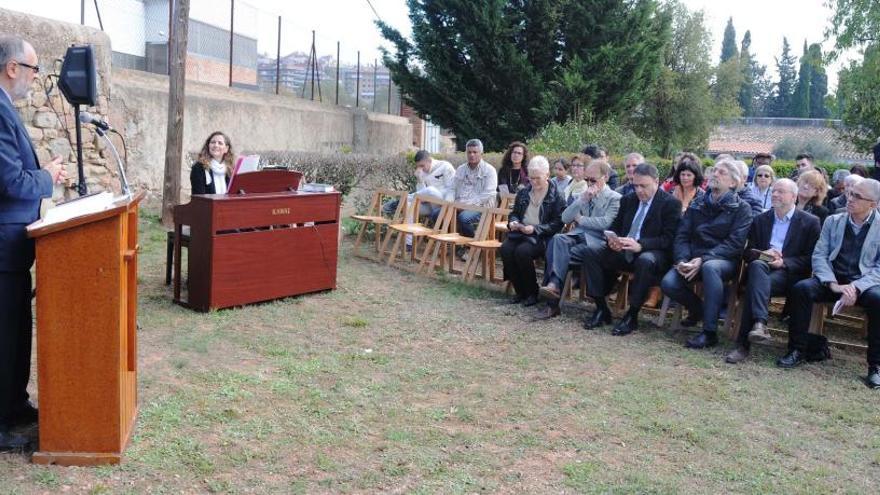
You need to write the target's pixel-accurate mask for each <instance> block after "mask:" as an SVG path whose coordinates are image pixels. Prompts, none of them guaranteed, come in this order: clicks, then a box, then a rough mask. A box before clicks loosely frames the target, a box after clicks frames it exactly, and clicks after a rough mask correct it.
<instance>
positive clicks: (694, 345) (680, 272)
mask: <svg viewBox="0 0 880 495" xmlns="http://www.w3.org/2000/svg"><path fill="white" fill-rule="evenodd" d="M744 175H745V174H744V173H743V172H742V171H741V170H740V168H739V166H738V165H737V164H736V163H734V161H733V160H730V159H727V158H725V159H722V160H720V161H719V162H718V163H716V164H715V172H714V173H713V174H712V177H711V178H710V179H709V192H707V193H706V194H704V195H703V196H702V197H700V198H697V199H695V200H694V201H692V202H691V204H690V206H688V209H687V210H686V211H685V213H684V217H683V218H682V219H681V223H680V224H679V225H678V230H677V231H676V233H675V241H674V242H673V262H674V265H673V268H672V269H671V270H669V272H667V273H666V275H665V276H664V277H663V280H662V281H661V283H660V287H661V288H662V289H663V293H664V294H666V295H667V296H669V298H670V299H672V300H673V301H675V302H677V303H679V304H681V305H683V306H684V307H685V308H687V310H688V317H687V319H686V320H684V321H682V322H681V324H682V325H683V326H686V327H687V326H694V325H696V324H697V323H698V322H699V321H700V320H702V321H703V331H702V332H700V334H699V335H697V336H695V337H693V338H691V339H689V340H688V341H687V344H686V345H687V347H689V348H691V349H703V348H706V347H711V346H714V345H715V344H717V343H718V332H717V330H718V316H719V314H720V313H721V307H722V305H723V302H724V282H725V281H729V280H730V279H732V278H733V277H734V276H736V269H737V265H738V264H739V261H740V257H741V256H742V251H743V248H744V247H745V245H746V238H747V237H748V234H749V227H751V225H752V209H751V207H750V206H749V204H748V203H746V202H745V201H743V200H742V199H740V197H739V196H737V194H736V188H737V187H739V184H740V183H741V182H742V181H743V180H745V176H744ZM697 279H700V280H701V281H702V282H703V297H702V299H701V298H700V296H698V295H697V294H696V293H695V292H694V291H693V289H692V288H691V287H689V284H690V283H691V282H693V281H695V280H697Z"/></svg>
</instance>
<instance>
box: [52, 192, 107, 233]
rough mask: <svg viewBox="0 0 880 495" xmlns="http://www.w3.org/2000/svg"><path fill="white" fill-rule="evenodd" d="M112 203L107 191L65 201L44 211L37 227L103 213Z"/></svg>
mask: <svg viewBox="0 0 880 495" xmlns="http://www.w3.org/2000/svg"><path fill="white" fill-rule="evenodd" d="M113 202H114V198H113V194H111V193H110V192H108V191H104V192H102V193H98V194H93V195H91V196H86V197H84V198H77V199H74V200H71V201H67V202H65V203H61V204H59V205H57V206H55V207H54V208H50V209H48V210H46V214H45V215H44V216H43V219H42V220H40V222H39V225H37V226H39V227H44V226H46V225H50V224H53V223H60V222H64V221H67V220H70V219H71V218H76V217H81V216H83V215H88V214H91V213H97V212H99V211H104V210H106V209H108V208H110V206H112V205H113Z"/></svg>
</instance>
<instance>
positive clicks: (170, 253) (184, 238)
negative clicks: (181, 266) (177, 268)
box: [165, 228, 189, 285]
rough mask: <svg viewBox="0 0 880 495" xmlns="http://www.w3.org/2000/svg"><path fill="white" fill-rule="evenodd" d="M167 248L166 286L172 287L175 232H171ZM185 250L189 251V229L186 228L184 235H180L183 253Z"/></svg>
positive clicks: (167, 240) (166, 241)
mask: <svg viewBox="0 0 880 495" xmlns="http://www.w3.org/2000/svg"><path fill="white" fill-rule="evenodd" d="M165 247H166V249H167V252H166V255H165V285H171V270H172V268H173V267H174V231H173V230H172V231H169V232H168V236H167V238H166V240H165ZM183 248H186V249H189V228H184V231H183V233H182V234H181V235H180V249H181V252H182V250H183Z"/></svg>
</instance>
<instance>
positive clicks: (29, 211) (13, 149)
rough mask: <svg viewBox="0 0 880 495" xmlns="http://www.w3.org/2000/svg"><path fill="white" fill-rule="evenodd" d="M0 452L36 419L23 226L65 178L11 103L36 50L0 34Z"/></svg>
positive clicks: (24, 91)
mask: <svg viewBox="0 0 880 495" xmlns="http://www.w3.org/2000/svg"><path fill="white" fill-rule="evenodd" d="M0 68H2V69H0V451H4V450H9V449H16V448H21V447H23V446H25V445H26V444H27V439H26V438H25V437H23V436H21V435H18V434H16V433H13V432H12V431H11V430H12V428H14V427H16V426H21V425H27V424H32V423H35V422H36V421H37V410H36V409H35V408H34V406H33V405H32V404H31V403H30V402H29V400H28V392H27V385H28V381H29V378H30V366H31V340H32V336H31V327H32V315H31V293H32V292H31V290H32V289H31V272H30V269H31V265H33V263H34V241H33V240H32V239H28V238H27V235H26V233H25V226H26V225H28V224H29V223H31V222H33V221H35V220H37V219H38V218H39V217H40V200H41V199H42V198H49V197H51V196H52V193H53V184H58V183H59V182H61V181H62V180H64V178H65V176H66V173H65V171H64V166H63V165H62V164H61V157H58V158H55V159H54V160H52V161H51V162H49V163H48V164H45V165H44V166H43V167H42V168H41V167H40V164H39V163H38V162H37V155H36V153H35V152H34V148H33V145H32V144H31V142H30V138H29V135H28V131H27V128H26V127H25V125H24V124H23V123H22V121H21V119H20V118H19V115H18V112H17V111H16V109H15V106H14V105H13V102H14V101H15V100H22V99H25V98H27V96H28V93H29V92H30V88H31V84H32V83H33V81H34V79H35V78H36V76H37V73H38V72H39V71H40V67H39V65H37V52H36V51H35V50H34V47H33V46H31V44H30V43H28V42H26V41H24V40H22V39H21V38H19V37H17V36H0Z"/></svg>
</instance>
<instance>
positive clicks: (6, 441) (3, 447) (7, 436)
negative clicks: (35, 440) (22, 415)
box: [0, 426, 30, 452]
mask: <svg viewBox="0 0 880 495" xmlns="http://www.w3.org/2000/svg"><path fill="white" fill-rule="evenodd" d="M29 443H30V440H28V439H27V437H24V436H22V435H18V434H16V433H11V432H10V431H9V430H8V429H7V428H6V427H5V426H0V452H8V451H10V450H17V449H23V448H25V447H27V445H28V444H29Z"/></svg>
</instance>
